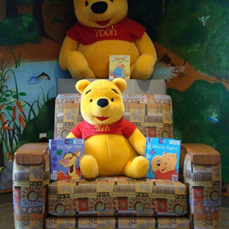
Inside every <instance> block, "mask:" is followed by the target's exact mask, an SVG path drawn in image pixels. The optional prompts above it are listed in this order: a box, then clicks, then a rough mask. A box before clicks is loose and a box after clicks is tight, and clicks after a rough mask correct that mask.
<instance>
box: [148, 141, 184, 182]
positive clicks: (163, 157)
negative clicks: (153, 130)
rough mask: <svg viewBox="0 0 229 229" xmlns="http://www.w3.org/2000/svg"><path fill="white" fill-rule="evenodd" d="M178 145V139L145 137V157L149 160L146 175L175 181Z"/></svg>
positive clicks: (179, 143) (177, 172)
mask: <svg viewBox="0 0 229 229" xmlns="http://www.w3.org/2000/svg"><path fill="white" fill-rule="evenodd" d="M180 145H181V141H180V140H175V139H168V138H149V137H147V138H146V150H145V157H146V158H147V159H148V161H149V171H148V173H147V175H146V177H150V178H155V179H166V180H173V181H177V180H178V174H179V162H180Z"/></svg>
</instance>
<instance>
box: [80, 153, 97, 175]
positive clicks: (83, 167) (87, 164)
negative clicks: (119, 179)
mask: <svg viewBox="0 0 229 229" xmlns="http://www.w3.org/2000/svg"><path fill="white" fill-rule="evenodd" d="M80 171H81V173H82V175H83V176H84V178H86V179H92V178H95V177H97V176H98V175H99V167H98V164H97V161H96V160H95V158H94V157H93V156H91V155H85V156H83V157H82V158H81V160H80Z"/></svg>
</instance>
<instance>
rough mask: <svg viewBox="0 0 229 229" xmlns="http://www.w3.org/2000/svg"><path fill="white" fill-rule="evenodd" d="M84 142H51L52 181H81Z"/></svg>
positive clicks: (70, 140)
mask: <svg viewBox="0 0 229 229" xmlns="http://www.w3.org/2000/svg"><path fill="white" fill-rule="evenodd" d="M84 152H85V151H84V140H83V139H76V138H74V139H73V138H68V139H51V140H49V154H50V173H51V175H50V179H51V180H71V179H74V180H75V179H76V180H79V179H81V178H82V176H81V173H80V168H79V160H80V157H81V156H82V155H84Z"/></svg>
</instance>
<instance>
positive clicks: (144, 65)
mask: <svg viewBox="0 0 229 229" xmlns="http://www.w3.org/2000/svg"><path fill="white" fill-rule="evenodd" d="M155 61H156V60H155V58H154V57H153V56H152V55H150V54H148V53H144V54H142V55H141V56H140V57H139V58H138V59H137V60H136V62H135V64H134V69H133V72H132V74H131V78H132V79H149V78H150V77H151V76H152V75H153V70H154V65H155Z"/></svg>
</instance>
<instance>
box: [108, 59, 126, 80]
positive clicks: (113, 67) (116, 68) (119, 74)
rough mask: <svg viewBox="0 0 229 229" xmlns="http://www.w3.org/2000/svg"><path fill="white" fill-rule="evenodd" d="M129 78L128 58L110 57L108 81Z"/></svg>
mask: <svg viewBox="0 0 229 229" xmlns="http://www.w3.org/2000/svg"><path fill="white" fill-rule="evenodd" d="M115 78H124V79H129V78H130V56H129V55H110V62H109V79H115Z"/></svg>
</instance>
